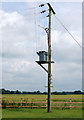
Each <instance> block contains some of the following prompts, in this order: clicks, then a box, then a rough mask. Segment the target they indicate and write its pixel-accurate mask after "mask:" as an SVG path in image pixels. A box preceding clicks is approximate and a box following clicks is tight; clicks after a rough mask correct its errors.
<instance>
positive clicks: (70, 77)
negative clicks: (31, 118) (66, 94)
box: [0, 2, 82, 91]
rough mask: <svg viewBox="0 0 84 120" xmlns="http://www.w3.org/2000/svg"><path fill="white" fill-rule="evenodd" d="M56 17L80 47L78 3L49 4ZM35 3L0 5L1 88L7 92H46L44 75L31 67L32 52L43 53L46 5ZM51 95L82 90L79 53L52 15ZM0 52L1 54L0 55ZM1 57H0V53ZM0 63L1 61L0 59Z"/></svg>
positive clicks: (45, 42) (80, 30)
mask: <svg viewBox="0 0 84 120" xmlns="http://www.w3.org/2000/svg"><path fill="white" fill-rule="evenodd" d="M51 5H52V7H53V9H54V10H55V12H56V16H57V17H58V18H59V19H60V20H61V21H62V23H63V24H64V25H65V26H66V27H67V28H68V30H69V31H70V32H71V33H72V35H73V36H74V37H75V38H76V39H77V41H78V42H79V43H80V44H82V3H74V2H73V3H70V2H68V3H66V2H59V3H56V2H54V3H51ZM38 6H39V3H30V2H27V3H21V2H18V3H17V2H16V3H15V2H14V3H13V2H12V3H9V2H8V3H5V2H4V3H2V8H1V9H0V30H1V31H0V34H1V35H2V39H0V41H2V57H3V60H2V63H3V64H2V87H3V88H6V89H10V90H17V89H18V90H22V91H25V90H27V91H36V90H40V91H47V88H46V87H45V86H47V81H48V80H47V73H46V72H45V71H44V70H43V69H42V68H41V67H40V66H38V64H36V63H35V61H36V60H38V55H37V54H36V51H39V50H47V35H46V32H45V31H44V30H43V29H42V28H40V27H38V26H36V24H37V25H41V26H42V27H48V18H46V15H48V11H47V12H46V13H44V14H39V13H40V12H41V10H43V9H46V10H47V9H48V7H47V5H45V6H44V7H43V8H39V7H38ZM51 38H52V60H54V61H55V63H54V64H52V74H53V76H52V86H53V88H52V91H74V90H82V50H81V48H80V47H79V46H78V45H77V43H76V42H75V41H74V40H73V39H72V37H71V36H70V35H69V34H68V33H67V31H66V30H65V29H64V28H63V27H62V26H61V25H60V23H59V22H58V21H57V19H56V17H55V16H54V15H52V27H51ZM0 52H1V51H0ZM0 57H1V53H0ZM0 59H1V58H0ZM46 67H47V66H46Z"/></svg>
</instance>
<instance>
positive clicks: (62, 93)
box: [0, 88, 84, 95]
mask: <svg viewBox="0 0 84 120" xmlns="http://www.w3.org/2000/svg"><path fill="white" fill-rule="evenodd" d="M0 94H44V95H47V94H48V93H47V92H40V91H39V90H38V91H34V92H27V91H19V90H16V91H11V90H5V89H4V88H3V89H0ZM51 94H53V95H70V94H84V92H81V91H80V90H78V91H74V92H64V91H63V92H57V91H55V92H51Z"/></svg>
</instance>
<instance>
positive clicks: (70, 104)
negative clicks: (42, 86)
mask: <svg viewBox="0 0 84 120" xmlns="http://www.w3.org/2000/svg"><path fill="white" fill-rule="evenodd" d="M71 102H72V101H71V98H70V109H71V107H72V105H71Z"/></svg>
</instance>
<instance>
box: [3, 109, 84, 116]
mask: <svg viewBox="0 0 84 120" xmlns="http://www.w3.org/2000/svg"><path fill="white" fill-rule="evenodd" d="M2 117H3V118H82V110H81V109H75V110H74V109H72V110H70V109H63V110H62V109H52V111H51V113H47V111H46V109H36V108H34V109H29V108H28V109H27V108H18V109H15V108H14V109H3V111H2Z"/></svg>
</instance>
